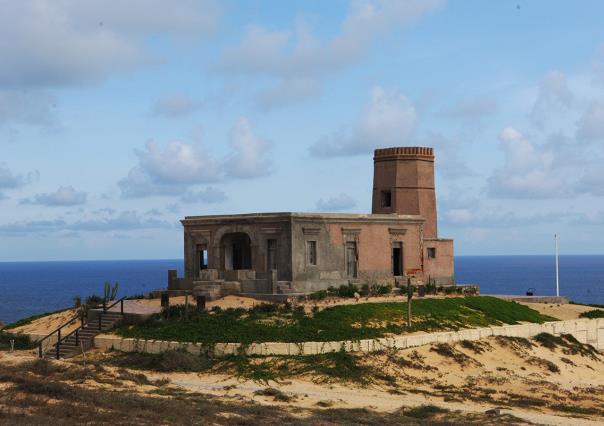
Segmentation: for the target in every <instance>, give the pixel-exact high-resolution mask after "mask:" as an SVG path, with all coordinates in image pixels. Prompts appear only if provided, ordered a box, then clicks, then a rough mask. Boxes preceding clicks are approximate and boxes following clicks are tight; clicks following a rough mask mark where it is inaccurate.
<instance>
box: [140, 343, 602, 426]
mask: <svg viewBox="0 0 604 426" xmlns="http://www.w3.org/2000/svg"><path fill="white" fill-rule="evenodd" d="M510 342H511V343H510ZM480 344H481V345H482V349H481V350H482V352H481V353H476V352H474V350H471V349H467V348H464V347H461V346H460V345H457V346H455V348H454V352H455V353H457V354H459V353H461V354H462V355H461V356H460V357H459V359H463V362H462V361H459V359H458V360H455V359H453V358H451V357H449V356H443V355H441V354H440V353H437V352H435V351H434V348H435V346H434V345H432V346H424V347H420V348H415V349H406V350H401V351H398V352H396V353H394V354H390V355H383V354H382V355H364V357H365V359H364V362H367V363H369V364H370V365H372V366H374V367H375V368H376V369H380V370H382V371H386V370H390V373H391V374H392V375H393V376H394V377H396V385H395V386H394V387H393V386H390V385H385V384H384V383H374V384H371V385H367V386H360V385H354V384H351V383H321V382H320V380H317V377H312V376H308V377H299V378H295V379H292V380H289V379H288V380H284V381H282V382H279V383H275V382H270V383H268V384H265V383H258V382H253V381H249V380H243V381H242V380H237V379H236V378H234V377H232V376H231V377H229V376H226V375H213V374H194V373H189V374H186V373H175V374H168V375H166V374H157V373H148V374H149V375H150V377H153V378H156V379H159V378H168V379H169V380H170V381H171V382H172V383H173V384H175V385H177V386H180V387H183V388H185V389H188V390H191V391H203V392H206V393H212V394H214V395H240V396H244V397H246V398H249V399H253V400H255V401H260V402H261V403H264V404H278V405H279V404H281V405H282V404H283V403H278V402H275V401H274V400H273V399H272V398H271V397H263V396H257V395H255V394H254V392H256V391H258V390H259V389H264V388H265V387H267V386H268V385H270V386H271V387H275V388H278V389H279V390H281V391H283V392H285V393H286V394H288V395H290V396H292V397H293V400H292V401H290V402H288V403H287V404H289V405H290V406H295V407H303V408H310V407H317V405H318V404H319V405H320V404H327V405H329V406H330V407H332V408H333V407H335V408H338V407H339V408H369V409H372V410H376V411H393V410H396V409H398V408H400V407H401V406H419V405H422V404H435V405H438V406H442V407H445V408H448V409H450V410H462V411H467V412H472V413H484V412H485V411H486V410H488V409H491V408H494V407H497V406H506V405H508V406H509V405H514V404H510V403H509V401H510V398H512V399H514V398H519V399H520V400H521V401H522V399H527V398H535V399H538V400H540V401H544V404H549V403H560V404H566V405H573V406H575V405H576V406H580V407H588V408H597V409H603V410H604V355H598V356H597V357H596V358H595V359H592V358H588V357H585V356H582V355H579V354H574V355H573V354H565V353H564V352H562V350H561V349H556V350H550V349H547V348H544V347H542V346H538V345H534V346H533V347H530V348H526V347H522V346H516V345H515V344H514V343H513V341H507V340H504V341H500V339H496V338H490V339H486V340H484V341H481V343H480ZM464 355H465V357H464ZM562 358H564V359H565V360H566V361H562ZM401 360H406V361H409V360H415V361H414V363H415V364H416V365H415V366H407V367H403V368H400V363H401ZM544 360H545V361H544ZM548 362H551V363H553V364H554V365H555V366H556V367H557V368H559V372H552V371H550V370H549V368H550V367H548V364H547V363H548ZM569 362H570V364H569ZM405 365H407V364H405ZM520 404H522V402H521V403H519V405H520ZM505 412H508V413H510V414H512V415H514V416H516V417H519V418H522V419H525V420H528V421H531V422H537V423H543V424H556V425H558V424H559V425H563V424H586V425H587V424H602V423H601V422H602V421H604V418H599V419H598V417H597V416H582V417H581V418H578V417H577V416H576V415H574V417H573V415H572V414H560V413H559V412H555V411H554V410H551V409H547V408H545V407H541V406H536V407H531V408H528V407H513V408H510V409H508V410H507V411H505ZM602 412H604V411H602ZM571 417H572V418H571Z"/></svg>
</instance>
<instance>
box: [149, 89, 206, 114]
mask: <svg viewBox="0 0 604 426" xmlns="http://www.w3.org/2000/svg"><path fill="white" fill-rule="evenodd" d="M201 106H202V103H201V102H198V101H194V100H193V99H191V98H190V97H189V96H188V95H186V94H184V93H176V94H173V95H170V96H165V97H163V98H161V99H158V100H157V102H156V103H155V105H154V106H153V108H152V110H151V115H153V116H156V117H165V118H180V117H185V116H187V115H189V114H191V113H193V112H194V111H195V110H197V109H199V108H201Z"/></svg>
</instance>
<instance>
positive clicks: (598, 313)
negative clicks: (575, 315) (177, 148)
mask: <svg viewBox="0 0 604 426" xmlns="http://www.w3.org/2000/svg"><path fill="white" fill-rule="evenodd" d="M579 318H589V319H594V318H604V310H602V309H593V310H591V311H586V312H581V313H580V314H579Z"/></svg>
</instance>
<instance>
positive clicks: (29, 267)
mask: <svg viewBox="0 0 604 426" xmlns="http://www.w3.org/2000/svg"><path fill="white" fill-rule="evenodd" d="M168 269H177V270H178V274H179V276H182V273H183V262H182V260H177V259H167V260H120V261H62V262H0V322H3V323H5V324H7V323H11V322H13V321H16V320H18V319H20V318H24V317H27V316H30V315H35V314H39V313H43V312H49V311H54V310H57V309H61V308H64V307H67V306H70V305H71V304H72V303H73V298H74V297H75V296H80V297H82V298H85V297H86V296H88V295H90V294H92V293H96V294H99V295H102V293H103V284H104V282H105V281H110V282H112V283H113V282H115V281H117V282H119V292H118V296H126V295H128V296H130V295H135V294H140V293H147V292H149V291H151V290H155V289H157V288H162V287H165V286H166V285H167V275H168V273H167V270H168ZM455 276H456V280H457V282H458V283H460V284H465V283H467V284H479V285H480V288H481V292H482V293H483V294H525V292H526V291H527V290H528V289H529V288H533V289H534V291H535V294H536V295H553V294H556V281H555V269H554V257H553V256H458V257H456V258H455ZM560 294H561V295H563V296H567V297H569V298H570V299H571V300H573V301H576V302H581V303H597V304H604V256H560Z"/></svg>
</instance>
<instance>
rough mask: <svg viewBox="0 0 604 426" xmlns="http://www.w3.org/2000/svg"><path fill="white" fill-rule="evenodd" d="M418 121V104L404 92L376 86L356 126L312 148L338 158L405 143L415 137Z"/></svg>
mask: <svg viewBox="0 0 604 426" xmlns="http://www.w3.org/2000/svg"><path fill="white" fill-rule="evenodd" d="M416 124H417V114H416V110H415V107H414V106H413V105H412V104H411V103H410V102H409V101H408V100H407V98H406V97H405V96H404V95H403V94H401V93H400V92H398V91H395V90H391V91H387V90H385V89H383V88H382V87H379V86H376V87H374V88H373V89H372V90H371V95H370V99H369V103H368V104H367V105H366V107H365V109H364V111H363V112H362V113H361V114H360V116H359V118H358V119H357V123H356V124H355V125H352V126H349V128H347V129H345V130H341V131H339V132H335V133H333V134H332V135H329V136H327V137H323V138H322V139H320V140H319V141H317V142H316V143H314V144H313V145H311V146H310V148H309V151H310V153H311V155H313V156H316V157H335V156H345V155H357V154H366V153H370V152H371V151H372V150H373V149H375V148H379V147H384V146H394V145H396V146H398V145H404V144H405V143H408V142H409V141H410V140H411V138H412V137H413V135H414V132H415V127H416Z"/></svg>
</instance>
